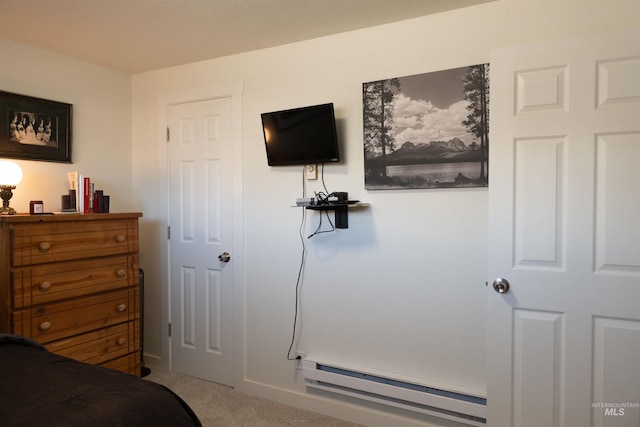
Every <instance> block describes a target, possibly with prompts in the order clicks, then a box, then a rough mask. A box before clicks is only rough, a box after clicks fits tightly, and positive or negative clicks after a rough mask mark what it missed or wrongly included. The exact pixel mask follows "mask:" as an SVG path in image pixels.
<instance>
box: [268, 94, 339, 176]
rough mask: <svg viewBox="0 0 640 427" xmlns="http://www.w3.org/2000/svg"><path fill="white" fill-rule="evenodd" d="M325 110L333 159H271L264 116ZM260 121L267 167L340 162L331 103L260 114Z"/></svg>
mask: <svg viewBox="0 0 640 427" xmlns="http://www.w3.org/2000/svg"><path fill="white" fill-rule="evenodd" d="M327 108H328V109H329V110H330V112H331V117H332V123H331V126H330V128H331V133H332V140H331V141H330V144H331V145H332V146H333V148H334V150H335V153H336V156H335V157H320V158H314V157H306V158H304V159H294V160H286V161H283V160H277V159H274V158H273V154H272V153H270V151H269V146H268V144H267V136H266V133H265V130H266V127H265V123H264V119H265V116H275V115H282V114H286V113H294V112H303V111H308V110H313V109H327ZM260 119H261V125H262V137H263V139H264V145H265V153H266V156H267V164H268V165H269V166H299V165H310V164H318V163H339V162H340V161H341V160H340V144H339V142H338V131H337V127H336V118H335V109H334V106H333V103H332V102H329V103H325V104H317V105H308V106H304V107H296V108H288V109H285V110H278V111H270V112H266V113H262V114H260Z"/></svg>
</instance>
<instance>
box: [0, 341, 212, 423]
mask: <svg viewBox="0 0 640 427" xmlns="http://www.w3.org/2000/svg"><path fill="white" fill-rule="evenodd" d="M0 424H1V425H2V426H4V427H14V426H15V427H18V426H25V427H26V426H29V427H31V426H48V427H54V426H60V427H62V426H64V427H73V426H92V427H98V426H105V427H106V426H109V427H117V426H127V427H138V426H140V427H149V426H171V427H181V426H185V427H194V426H200V427H201V426H202V424H201V423H200V421H199V420H198V417H197V416H196V415H195V414H194V412H193V411H192V410H191V408H189V406H188V405H187V404H186V403H185V402H184V401H183V400H182V399H181V398H180V397H179V396H178V395H176V394H175V393H173V392H172V391H171V390H169V389H168V388H166V387H164V386H162V385H160V384H156V383H153V382H151V381H147V380H142V379H140V378H137V377H135V376H132V375H127V374H124V373H121V372H118V371H114V370H111V369H106V368H102V367H99V366H93V365H88V364H85V363H81V362H77V361H75V360H72V359H69V358H66V357H63V356H59V355H56V354H53V353H50V352H49V351H47V350H46V349H45V348H44V347H42V346H41V345H39V344H38V343H36V342H35V341H32V340H30V339H27V338H24V337H20V336H17V335H9V334H0Z"/></svg>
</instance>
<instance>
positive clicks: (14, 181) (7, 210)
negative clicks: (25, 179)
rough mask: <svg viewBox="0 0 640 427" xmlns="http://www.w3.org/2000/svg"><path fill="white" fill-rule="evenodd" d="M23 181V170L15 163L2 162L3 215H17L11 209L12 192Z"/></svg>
mask: <svg viewBox="0 0 640 427" xmlns="http://www.w3.org/2000/svg"><path fill="white" fill-rule="evenodd" d="M20 181H22V169H20V166H18V165H17V164H16V163H15V162H12V161H9V160H0V198H2V209H0V214H2V215H15V214H16V210H15V209H13V208H11V207H9V199H11V197H13V193H12V190H14V189H15V188H16V186H17V185H18V184H20Z"/></svg>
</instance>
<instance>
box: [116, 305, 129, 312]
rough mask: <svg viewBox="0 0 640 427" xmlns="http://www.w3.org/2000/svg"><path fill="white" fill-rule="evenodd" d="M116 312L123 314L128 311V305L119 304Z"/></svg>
mask: <svg viewBox="0 0 640 427" xmlns="http://www.w3.org/2000/svg"><path fill="white" fill-rule="evenodd" d="M116 310H117V311H118V313H123V312H125V311H126V310H127V304H119V305H118V306H117V307H116Z"/></svg>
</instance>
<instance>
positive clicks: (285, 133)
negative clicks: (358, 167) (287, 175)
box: [261, 103, 340, 166]
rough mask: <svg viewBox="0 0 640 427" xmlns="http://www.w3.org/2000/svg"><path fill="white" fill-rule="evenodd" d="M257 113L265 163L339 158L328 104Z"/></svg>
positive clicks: (275, 163) (334, 129) (308, 161)
mask: <svg viewBox="0 0 640 427" xmlns="http://www.w3.org/2000/svg"><path fill="white" fill-rule="evenodd" d="M261 116H262V131H263V133H264V142H265V147H266V149H267V161H268V163H269V166H286V165H309V164H314V163H328V162H339V161H340V154H339V151H338V136H337V133H336V120H335V116H334V111H333V104H332V103H330V104H322V105H313V106H309V107H301V108H293V109H289V110H282V111H274V112H271V113H262V115H261Z"/></svg>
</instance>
